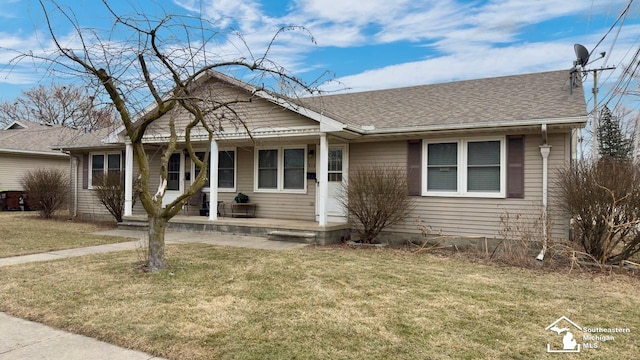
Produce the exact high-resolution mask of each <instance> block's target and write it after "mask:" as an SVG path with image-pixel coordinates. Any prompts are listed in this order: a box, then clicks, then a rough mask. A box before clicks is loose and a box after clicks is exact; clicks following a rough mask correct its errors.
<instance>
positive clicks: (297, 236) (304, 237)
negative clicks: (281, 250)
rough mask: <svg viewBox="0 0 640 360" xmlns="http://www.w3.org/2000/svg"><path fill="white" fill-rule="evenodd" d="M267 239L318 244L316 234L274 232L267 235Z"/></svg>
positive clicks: (286, 231) (285, 231)
mask: <svg viewBox="0 0 640 360" xmlns="http://www.w3.org/2000/svg"><path fill="white" fill-rule="evenodd" d="M267 238H268V239H269V240H275V241H288V242H295V243H301V244H314V243H315V242H316V233H314V232H303V231H291V230H274V231H270V232H268V233H267Z"/></svg>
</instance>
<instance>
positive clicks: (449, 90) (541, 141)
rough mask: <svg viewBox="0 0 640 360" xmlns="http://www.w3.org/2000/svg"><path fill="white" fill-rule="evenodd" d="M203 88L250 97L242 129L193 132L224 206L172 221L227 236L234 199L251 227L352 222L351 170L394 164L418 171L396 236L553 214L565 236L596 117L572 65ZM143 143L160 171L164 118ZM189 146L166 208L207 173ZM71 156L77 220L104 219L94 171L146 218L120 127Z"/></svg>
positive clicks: (491, 232)
mask: <svg viewBox="0 0 640 360" xmlns="http://www.w3.org/2000/svg"><path fill="white" fill-rule="evenodd" d="M201 86H202V87H203V88H206V89H208V91H211V92H214V91H215V92H216V93H217V94H225V96H234V97H239V98H241V97H242V98H246V99H249V98H251V99H252V101H251V102H243V103H239V104H235V107H234V110H235V111H236V112H237V113H238V114H241V115H242V118H243V119H244V122H245V127H238V126H232V125H231V126H224V124H223V126H222V129H221V131H220V132H219V133H218V134H217V135H216V136H215V138H214V140H213V141H212V142H211V143H210V142H209V141H208V139H207V137H206V136H204V135H202V136H201V137H198V135H192V140H194V141H198V144H199V150H200V151H202V152H204V151H205V150H206V149H209V150H210V151H211V158H212V159H214V161H212V162H211V167H210V176H209V182H208V183H207V185H206V186H205V188H204V189H203V192H204V194H205V196H206V198H207V201H208V202H209V203H210V204H216V203H218V202H221V203H222V207H223V208H222V209H218V211H209V213H208V216H200V212H199V208H200V206H194V207H189V208H188V209H185V212H184V214H183V215H185V216H182V215H180V216H177V217H176V219H175V221H176V222H179V221H183V222H191V223H193V222H198V223H202V224H203V225H207V224H208V225H210V226H209V227H208V228H212V229H213V228H217V229H225V227H224V226H227V225H229V224H231V222H232V221H233V219H231V218H230V213H233V214H235V213H236V212H237V211H238V208H237V206H236V208H235V209H231V206H232V203H233V200H234V197H235V196H236V194H238V193H244V194H246V195H248V196H249V198H250V203H251V204H253V205H251V208H250V209H249V211H250V215H255V219H242V221H245V222H246V223H247V224H250V223H251V222H252V221H253V222H254V223H255V224H258V223H259V222H260V221H264V220H262V219H269V220H273V222H274V223H275V222H278V223H279V224H281V225H282V224H286V223H287V222H290V223H291V224H294V223H295V224H299V223H300V222H306V223H309V224H312V225H313V226H315V229H320V230H319V231H321V230H322V229H324V228H329V227H331V226H334V225H336V224H344V223H345V216H344V215H345V214H344V211H343V209H342V208H341V207H340V205H339V202H338V201H337V195H338V194H339V189H340V187H341V186H342V184H343V183H344V182H346V181H348V177H349V172H350V171H354V170H355V169H357V168H358V167H366V166H372V165H376V164H385V165H395V166H402V167H406V168H407V169H408V171H407V174H408V176H409V184H410V189H409V194H410V196H412V197H413V198H414V200H415V204H416V207H415V210H414V211H413V212H412V215H411V216H410V217H409V218H407V219H406V221H404V222H402V223H401V224H398V225H396V226H394V227H393V228H391V229H390V231H391V232H392V233H393V234H395V235H398V236H399V235H403V236H404V235H406V236H414V235H418V234H420V230H419V228H418V221H423V222H424V223H425V224H427V225H429V226H431V228H432V229H433V230H434V231H438V232H442V233H443V234H447V235H455V236H473V237H488V238H494V237H498V236H499V235H500V232H501V215H503V214H506V213H510V214H511V215H514V216H515V215H516V214H525V213H526V214H529V215H531V214H533V215H537V214H542V213H543V212H545V213H546V214H547V218H548V223H549V226H550V231H551V233H550V235H552V236H553V237H555V238H561V239H566V238H567V237H568V233H569V217H568V215H567V214H565V213H563V212H562V210H561V209H560V207H559V206H558V205H557V203H556V201H555V199H556V197H557V196H556V194H557V189H556V185H555V181H554V179H555V177H556V172H557V170H558V169H560V168H562V167H564V166H567V165H568V164H569V163H570V161H571V160H572V159H574V158H575V157H576V141H575V137H574V134H573V133H574V130H575V129H577V128H581V127H584V126H585V125H586V121H587V110H586V103H585V99H584V93H583V89H582V86H581V84H580V81H579V79H578V80H577V81H576V80H574V81H572V79H571V74H570V71H569V70H562V71H550V72H542V73H533V74H524V75H515V76H503V77H495V78H486V79H477V80H466V81H457V82H450V83H442V84H433V85H424V86H413V87H404V88H395V89H387V90H377V91H367V92H355V93H343V94H334V95H323V96H317V97H308V98H302V99H293V100H292V99H288V98H286V97H280V96H278V95H274V94H271V93H267V92H263V91H257V90H256V89H255V88H253V87H252V86H251V85H249V84H247V83H244V82H242V81H240V80H237V79H235V78H231V77H229V76H226V75H223V74H220V73H215V72H211V73H208V74H207V77H206V79H205V80H203V81H202V82H201ZM172 116H173V115H172ZM177 128H178V129H179V126H177ZM146 134H147V135H146V136H145V140H144V141H145V143H146V145H147V149H148V150H147V153H148V156H149V157H150V160H151V163H152V164H159V161H160V156H161V151H160V149H162V147H163V145H164V144H166V141H167V138H168V135H169V130H168V126H167V121H165V122H160V123H154V124H153V125H152V126H150V128H149V129H148V130H147V133H146ZM179 143H182V144H184V137H181V138H180V139H179ZM182 147H183V146H181V145H180V144H179V145H178V148H179V149H180V150H178V151H176V153H175V154H174V155H173V156H172V157H171V159H170V161H169V179H168V184H167V192H166V198H167V199H171V198H175V197H176V196H178V194H180V193H182V191H184V189H185V187H186V186H187V185H188V184H189V182H190V179H192V178H194V177H195V175H196V172H197V169H195V167H194V165H193V163H192V161H191V160H190V159H189V157H188V155H186V154H185V152H184V151H182V149H181V148H182ZM65 150H66V151H69V152H70V153H71V155H72V158H73V159H74V160H72V162H73V174H74V176H73V178H74V179H76V182H75V190H74V191H75V208H74V212H75V213H76V214H77V215H78V216H81V217H96V216H104V215H106V214H107V212H106V210H105V209H104V208H102V207H101V206H100V205H99V203H98V202H97V200H96V199H95V197H94V196H93V195H92V190H91V187H92V186H91V184H92V177H94V176H95V175H96V174H97V173H101V172H110V171H125V179H126V181H125V185H126V189H127V191H126V194H127V195H126V197H127V200H126V206H125V216H127V217H128V218H130V219H132V218H135V217H136V216H139V215H144V214H145V213H144V210H143V209H142V207H141V206H140V204H139V202H138V203H135V196H134V195H133V194H132V187H133V182H134V179H135V178H136V172H137V166H136V164H135V161H134V156H133V150H132V146H131V145H128V144H127V138H126V136H125V134H124V132H123V131H122V128H120V129H116V130H114V131H113V132H112V133H111V134H109V135H108V136H106V137H105V138H103V139H102V140H101V141H94V142H87V144H85V145H84V146H78V145H74V146H67V147H65ZM152 169H155V170H156V171H158V169H159V166H154V167H152ZM152 179H159V176H152ZM152 186H155V187H154V189H155V188H156V187H157V186H158V183H157V181H156V183H155V184H153V185H152ZM244 210H245V211H246V210H247V209H244ZM139 218H142V217H140V216H139ZM181 219H182V220H181ZM296 226H297V225H296ZM313 226H312V227H313ZM343 228H344V227H343ZM332 240H335V239H329V237H327V238H326V239H325V238H323V240H322V241H319V242H321V243H322V242H326V241H332Z"/></svg>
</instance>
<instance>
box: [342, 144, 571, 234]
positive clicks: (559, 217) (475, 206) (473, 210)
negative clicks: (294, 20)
mask: <svg viewBox="0 0 640 360" xmlns="http://www.w3.org/2000/svg"><path fill="white" fill-rule="evenodd" d="M567 139H568V134H550V135H549V143H550V145H551V146H552V148H551V153H550V156H549V196H548V199H549V219H550V221H551V224H552V231H551V234H552V236H553V237H554V238H558V239H566V238H567V236H568V222H569V221H568V217H567V216H566V214H563V212H562V211H560V210H559V209H558V206H557V189H556V188H555V183H554V180H553V179H554V175H555V174H556V173H557V171H558V169H560V168H562V167H563V166H565V164H567V163H568V159H569V149H568V141H567ZM541 144H542V138H541V136H540V135H538V134H531V135H526V137H525V160H524V161H525V197H524V198H523V199H509V198H505V199H487V198H468V197H436V196H414V197H413V198H414V200H415V204H416V208H415V210H414V211H413V214H414V215H413V216H412V217H410V218H408V219H407V220H406V221H404V222H403V223H401V224H399V225H396V226H394V227H393V228H392V229H391V230H395V231H399V232H407V233H416V234H417V233H420V230H419V228H418V225H419V221H423V222H424V224H425V225H429V226H431V227H432V229H433V231H434V232H436V233H437V232H442V233H444V234H446V235H455V236H484V237H490V238H494V237H499V236H500V235H501V229H502V228H503V226H502V225H501V221H500V217H501V216H503V215H505V214H509V216H510V217H511V218H512V219H513V218H515V217H516V216H519V217H520V219H521V220H519V222H523V221H524V222H527V223H528V226H530V227H532V226H534V222H535V221H536V220H537V219H539V217H540V215H541V209H542V205H541V204H542V156H541V155H540V149H539V145H541ZM349 150H350V159H349V160H350V163H351V164H359V166H368V165H373V164H382V163H387V164H392V163H395V164H397V165H399V166H406V162H407V143H406V141H393V142H387V143H384V144H380V143H362V144H351V145H350V148H349ZM423 166H424V160H423ZM355 168H356V167H355V166H353V165H352V167H351V170H352V171H353V170H354V169H355ZM423 181H424V179H423ZM537 230H539V231H541V229H539V228H538V229H537Z"/></svg>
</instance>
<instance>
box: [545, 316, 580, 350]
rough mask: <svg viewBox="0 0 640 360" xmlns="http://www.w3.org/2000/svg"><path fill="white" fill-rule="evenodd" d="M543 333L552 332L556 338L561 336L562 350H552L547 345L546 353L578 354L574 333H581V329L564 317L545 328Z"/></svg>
mask: <svg viewBox="0 0 640 360" xmlns="http://www.w3.org/2000/svg"><path fill="white" fill-rule="evenodd" d="M544 330H545V331H551V332H554V333H555V334H556V335H558V336H562V349H557V348H555V349H554V348H553V347H552V346H551V344H547V352H548V353H579V352H580V344H579V343H578V341H577V340H576V336H575V334H574V332H575V331H576V330H578V331H582V327H581V326H580V325H578V324H576V323H575V322H573V321H571V320H570V319H569V318H568V317H566V316H561V317H559V318H558V319H557V320H556V321H554V322H552V323H551V325H549V326H547V327H546V328H545V329H544Z"/></svg>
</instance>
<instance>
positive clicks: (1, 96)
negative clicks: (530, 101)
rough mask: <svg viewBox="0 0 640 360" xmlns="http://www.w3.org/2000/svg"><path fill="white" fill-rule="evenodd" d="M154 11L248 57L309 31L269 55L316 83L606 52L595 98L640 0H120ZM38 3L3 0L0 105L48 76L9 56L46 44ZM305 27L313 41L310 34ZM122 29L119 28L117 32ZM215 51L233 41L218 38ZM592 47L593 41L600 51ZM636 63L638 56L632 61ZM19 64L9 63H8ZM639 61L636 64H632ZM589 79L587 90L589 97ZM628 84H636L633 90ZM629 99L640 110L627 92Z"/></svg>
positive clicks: (379, 85)
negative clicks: (225, 35)
mask: <svg viewBox="0 0 640 360" xmlns="http://www.w3.org/2000/svg"><path fill="white" fill-rule="evenodd" d="M109 2H110V4H112V5H113V6H114V8H115V9H116V11H118V12H119V13H120V12H122V13H131V11H132V10H131V9H134V10H135V11H138V12H143V13H145V14H149V15H151V16H161V15H163V14H165V13H170V14H183V15H189V16H202V17H204V18H206V19H209V20H212V21H215V22H216V24H217V25H219V26H220V27H224V28H233V29H235V30H237V31H238V32H239V33H241V34H243V36H244V37H243V39H244V42H245V43H246V44H247V46H248V47H249V48H250V49H251V52H252V53H256V54H257V53H261V52H263V51H265V50H266V49H267V48H268V44H269V41H270V40H271V39H272V36H273V35H274V34H275V33H276V32H277V31H278V29H279V28H280V27H281V26H286V25H299V26H303V27H304V28H305V29H307V30H308V33H307V32H305V31H293V32H286V33H283V34H281V35H280V36H279V37H278V39H277V41H276V42H275V43H274V46H272V48H270V51H271V56H272V58H273V59H274V60H275V61H276V62H278V63H279V64H280V65H282V66H284V67H285V68H286V69H287V70H289V71H290V72H291V73H293V74H295V75H297V76H299V77H300V78H302V79H303V80H306V81H307V82H312V81H313V80H314V79H316V78H317V77H318V76H319V75H321V74H323V73H324V72H325V71H330V72H331V74H332V76H333V78H334V79H335V80H336V81H335V82H332V83H330V84H326V85H324V86H325V87H324V89H326V90H342V91H365V90H376V89H385V88H393V87H403V86H412V85H423V84H432V83H441V82H449V81H457V80H465V79H476V78H483V77H495V76H503V75H514V74H524V73H531V72H542V71H550V70H561V69H570V68H571V67H572V66H573V61H574V60H575V59H576V56H575V53H574V44H576V43H580V44H582V45H584V46H585V47H586V48H587V49H588V50H589V51H591V52H592V59H594V58H598V57H599V55H597V54H599V53H600V52H604V51H606V52H607V54H606V55H605V57H604V58H602V59H599V60H596V61H594V62H593V63H592V64H590V65H589V66H588V68H601V67H612V66H616V67H617V69H616V70H609V71H602V72H601V74H600V79H601V85H602V86H603V87H602V88H601V95H600V96H601V98H602V99H607V100H610V101H618V100H617V99H619V98H620V97H619V96H618V95H617V94H611V93H610V92H611V91H612V89H613V88H614V87H615V86H614V85H615V82H616V80H617V79H618V78H619V77H620V75H621V74H622V72H623V68H624V66H625V65H629V64H630V63H637V61H638V58H634V55H635V53H636V51H637V50H638V48H639V46H640V1H638V2H633V1H632V3H631V6H630V7H629V11H628V12H627V13H626V16H625V17H624V18H623V19H620V20H619V21H618V23H617V24H616V25H615V26H614V23H615V22H616V20H617V19H618V17H619V16H620V14H621V13H622V12H623V10H624V9H625V7H626V6H627V5H628V3H629V0H572V1H558V0H504V1H499V0H489V1H483V0H477V1H460V0H394V1H389V0H243V1H238V0H137V1H136V0H131V1H129V0H119V1H109ZM58 3H59V4H60V5H62V6H65V7H66V6H68V7H69V8H71V9H72V10H73V12H74V13H75V15H76V16H77V19H78V22H79V23H80V24H81V25H82V26H86V27H96V28H108V27H109V26H110V24H111V19H109V18H108V17H107V16H106V15H105V14H104V11H103V10H102V9H103V5H102V4H101V2H100V1H97V0H75V1H72V0H59V1H58ZM53 23H54V31H55V32H56V33H57V34H58V35H59V36H60V37H61V38H65V37H66V36H71V33H72V30H73V29H71V28H70V27H69V25H68V23H65V22H64V21H61V20H56V19H54V20H53ZM44 25H45V22H44V18H43V12H42V9H41V7H40V5H39V3H38V2H37V1H33V0H0V101H12V99H14V98H15V97H16V96H18V95H19V94H20V91H22V90H25V89H29V88H32V87H34V86H37V85H38V84H45V85H46V84H48V83H50V82H51V81H53V80H52V79H51V78H50V74H48V72H47V71H46V69H47V67H46V66H44V65H42V64H41V63H39V62H38V61H36V60H33V59H29V60H22V61H21V62H20V63H18V64H17V65H16V63H15V62H12V59H14V58H15V56H16V54H19V53H32V52H33V53H38V51H41V50H42V49H43V48H46V47H47V46H50V42H49V38H48V35H47V30H46V27H45V26H44ZM309 34H311V36H312V38H310V37H309ZM116 36H117V35H116ZM311 40H313V41H311ZM217 45H218V46H219V47H220V48H221V49H222V50H221V51H222V52H229V51H230V50H229V49H234V48H235V49H237V48H238V46H239V45H238V43H237V42H236V43H233V44H232V43H231V42H229V43H226V42H225V41H224V40H223V41H221V42H219V43H217ZM596 45H597V48H596ZM634 59H635V60H634ZM14 60H15V59H14ZM634 61H635V62H634ZM591 77H592V76H591V75H589V76H587V77H586V81H587V82H586V83H585V87H588V88H589V89H587V88H585V93H587V98H588V99H587V100H589V99H590V97H591V95H590V93H591V91H590V87H591V86H592V85H590V81H591V80H590V79H591ZM632 86H633V85H632ZM625 103H626V104H628V106H630V107H633V108H635V109H636V110H637V109H639V108H640V103H639V102H638V101H637V100H635V99H634V98H633V97H630V98H627V99H626V100H625Z"/></svg>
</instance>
